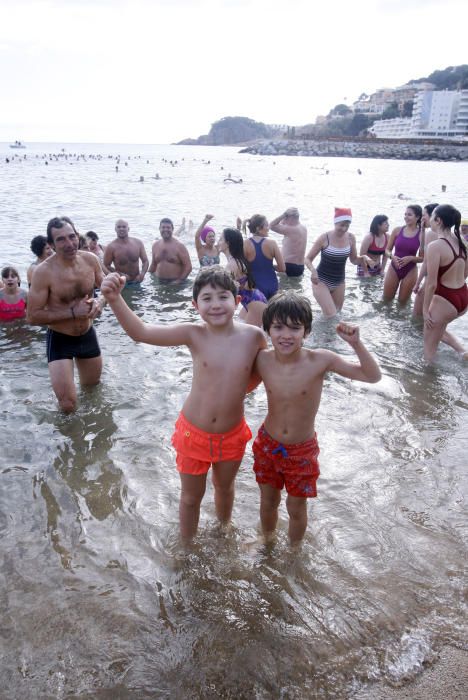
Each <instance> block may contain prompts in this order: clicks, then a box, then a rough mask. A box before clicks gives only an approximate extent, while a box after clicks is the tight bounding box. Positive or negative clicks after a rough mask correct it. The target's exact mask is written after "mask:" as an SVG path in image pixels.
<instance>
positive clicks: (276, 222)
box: [270, 212, 288, 234]
mask: <svg viewBox="0 0 468 700" xmlns="http://www.w3.org/2000/svg"><path fill="white" fill-rule="evenodd" d="M285 216H286V212H283V213H282V214H280V215H279V216H277V217H276V219H273V221H270V229H271V230H272V231H275V233H282V234H285V233H286V231H285V229H287V228H288V227H287V226H285V224H282V223H281V222H282V221H283V219H284V218H285Z"/></svg>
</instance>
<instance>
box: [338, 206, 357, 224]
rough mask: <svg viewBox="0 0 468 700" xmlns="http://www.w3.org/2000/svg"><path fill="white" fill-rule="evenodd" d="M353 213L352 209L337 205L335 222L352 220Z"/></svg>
mask: <svg viewBox="0 0 468 700" xmlns="http://www.w3.org/2000/svg"><path fill="white" fill-rule="evenodd" d="M352 220H353V215H352V214H351V209H344V208H340V207H335V218H334V219H333V221H334V223H335V224H338V223H339V222H340V221H352Z"/></svg>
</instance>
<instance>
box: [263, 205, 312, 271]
mask: <svg viewBox="0 0 468 700" xmlns="http://www.w3.org/2000/svg"><path fill="white" fill-rule="evenodd" d="M270 229H271V230H272V231H274V232H275V233H280V234H281V235H282V236H283V245H282V248H281V252H282V254H283V258H284V264H285V266H286V274H287V276H288V277H302V275H303V274H304V258H305V251H306V246H307V229H306V227H305V226H304V225H303V224H301V222H300V221H299V210H298V209H296V207H289V209H286V211H285V212H284V213H283V214H280V215H279V216H277V217H276V219H273V221H270Z"/></svg>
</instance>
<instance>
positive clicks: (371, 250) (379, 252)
mask: <svg viewBox="0 0 468 700" xmlns="http://www.w3.org/2000/svg"><path fill="white" fill-rule="evenodd" d="M384 236H385V243H384V244H383V246H382V247H381V248H379V246H378V245H377V244H376V242H375V236H372V243H371V245H370V246H369V248H368V249H367V253H368V254H369V255H383V254H384V253H385V249H386V247H387V241H388V236H387V234H386V233H384ZM371 246H374V247H371Z"/></svg>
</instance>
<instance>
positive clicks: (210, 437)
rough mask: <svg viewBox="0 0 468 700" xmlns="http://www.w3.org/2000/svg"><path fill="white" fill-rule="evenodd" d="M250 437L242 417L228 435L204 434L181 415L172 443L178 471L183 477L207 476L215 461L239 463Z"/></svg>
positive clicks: (248, 429) (250, 434)
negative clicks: (186, 475) (189, 475)
mask: <svg viewBox="0 0 468 700" xmlns="http://www.w3.org/2000/svg"><path fill="white" fill-rule="evenodd" d="M251 437H252V432H251V430H250V428H249V426H248V425H247V423H246V422H245V419H244V418H242V420H241V422H240V423H239V424H238V425H236V427H235V428H233V429H232V430H230V431H229V432H228V433H206V432H205V431H204V430H200V428H196V427H195V426H194V425H192V424H191V423H189V421H188V420H187V419H186V418H185V416H184V415H183V414H182V413H181V414H180V415H179V417H178V419H177V421H176V424H175V430H174V434H173V435H172V440H171V441H172V444H173V446H174V447H175V449H176V452H177V456H176V464H177V469H178V470H179V471H180V472H182V473H183V474H206V473H207V471H208V470H209V468H210V467H211V465H212V464H216V462H227V461H239V462H240V461H241V459H242V457H243V456H244V452H245V447H246V445H247V443H248V441H249V440H250V438H251Z"/></svg>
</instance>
